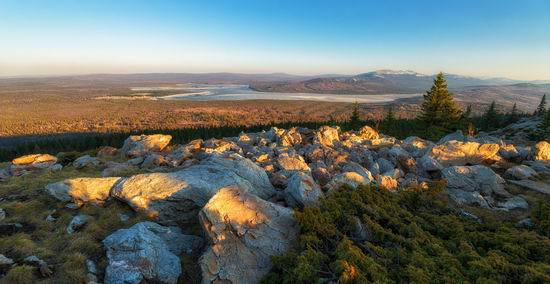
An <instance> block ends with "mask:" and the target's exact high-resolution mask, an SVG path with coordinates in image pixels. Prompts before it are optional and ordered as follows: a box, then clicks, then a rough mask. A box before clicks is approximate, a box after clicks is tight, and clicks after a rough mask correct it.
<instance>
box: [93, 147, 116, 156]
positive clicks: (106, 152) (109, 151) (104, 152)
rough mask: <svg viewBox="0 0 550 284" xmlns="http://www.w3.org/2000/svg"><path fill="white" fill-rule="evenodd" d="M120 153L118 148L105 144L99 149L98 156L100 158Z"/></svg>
mask: <svg viewBox="0 0 550 284" xmlns="http://www.w3.org/2000/svg"><path fill="white" fill-rule="evenodd" d="M117 154H118V149H117V148H115V147H111V146H103V147H101V148H99V150H97V156H98V157H100V158H106V157H113V156H116V155H117Z"/></svg>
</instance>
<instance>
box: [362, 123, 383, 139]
mask: <svg viewBox="0 0 550 284" xmlns="http://www.w3.org/2000/svg"><path fill="white" fill-rule="evenodd" d="M359 136H360V137H361V138H363V139H367V140H373V139H378V138H379V137H380V135H379V134H378V131H376V130H374V129H373V128H372V127H370V126H367V125H365V126H363V127H361V128H360V129H359Z"/></svg>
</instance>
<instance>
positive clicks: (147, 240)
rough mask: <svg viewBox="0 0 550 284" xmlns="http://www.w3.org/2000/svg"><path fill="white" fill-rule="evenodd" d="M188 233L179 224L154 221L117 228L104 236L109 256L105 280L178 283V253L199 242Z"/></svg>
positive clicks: (113, 281)
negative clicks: (183, 232) (187, 234)
mask: <svg viewBox="0 0 550 284" xmlns="http://www.w3.org/2000/svg"><path fill="white" fill-rule="evenodd" d="M187 237H188V236H185V235H183V234H182V233H181V230H179V229H178V228H176V227H164V226H160V225H158V224H155V223H152V222H142V223H138V224H136V225H134V226H132V227H130V228H129V229H120V230H118V231H116V232H114V233H113V234H111V235H109V236H108V237H107V238H105V240H103V245H104V246H105V248H106V250H107V258H108V260H109V263H108V266H107V268H106V270H105V284H111V283H113V284H114V283H128V284H132V283H135V284H138V283H144V282H147V283H177V281H178V278H179V276H180V274H181V271H182V270H181V264H180V259H179V257H178V255H180V254H181V253H182V252H183V251H184V250H185V246H188V247H189V248H190V249H191V250H193V249H195V246H196V245H195V244H193V243H191V244H189V243H188V242H189V241H188V240H186V238H187ZM192 242H194V240H193V241H192Z"/></svg>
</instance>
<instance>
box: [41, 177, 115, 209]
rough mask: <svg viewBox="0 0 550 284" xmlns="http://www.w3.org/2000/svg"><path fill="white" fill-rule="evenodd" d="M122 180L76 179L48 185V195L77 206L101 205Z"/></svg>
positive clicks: (113, 178) (112, 178) (111, 178)
mask: <svg viewBox="0 0 550 284" xmlns="http://www.w3.org/2000/svg"><path fill="white" fill-rule="evenodd" d="M121 180H122V179H121V178H120V177H110V178H75V179H67V180H64V181H60V182H56V183H51V184H48V185H46V187H45V189H46V192H48V194H50V195H51V196H53V197H55V198H56V199H58V200H60V201H64V202H71V201H72V202H74V203H75V204H77V205H80V204H83V203H88V202H90V203H94V204H98V205H101V204H103V203H104V202H105V200H107V198H109V194H110V192H111V189H112V188H113V187H114V186H115V185H116V184H117V183H118V182H119V181H121Z"/></svg>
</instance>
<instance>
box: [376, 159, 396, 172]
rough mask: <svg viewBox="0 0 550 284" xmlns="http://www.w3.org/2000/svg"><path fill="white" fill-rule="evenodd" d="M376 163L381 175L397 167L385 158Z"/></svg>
mask: <svg viewBox="0 0 550 284" xmlns="http://www.w3.org/2000/svg"><path fill="white" fill-rule="evenodd" d="M376 163H377V164H378V168H379V171H380V172H381V173H385V172H389V171H391V170H393V169H395V165H394V164H393V163H392V162H390V161H388V160H386V159H384V158H380V159H378V160H376Z"/></svg>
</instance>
